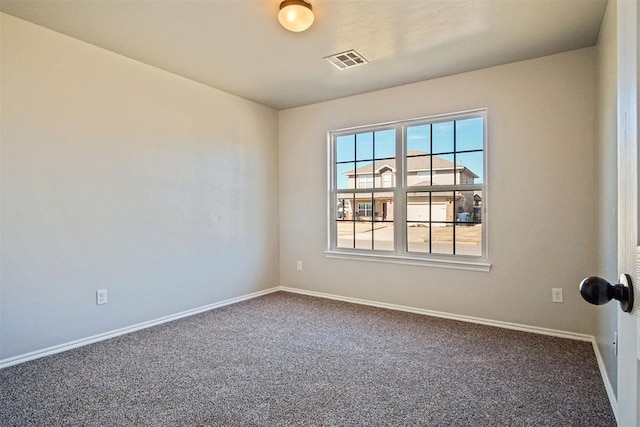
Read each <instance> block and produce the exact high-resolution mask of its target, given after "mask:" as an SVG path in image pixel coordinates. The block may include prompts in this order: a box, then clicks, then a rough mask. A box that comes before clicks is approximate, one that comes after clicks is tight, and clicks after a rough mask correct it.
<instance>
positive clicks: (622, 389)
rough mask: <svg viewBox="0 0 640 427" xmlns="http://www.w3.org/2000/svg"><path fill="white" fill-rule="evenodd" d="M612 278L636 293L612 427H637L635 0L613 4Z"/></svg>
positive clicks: (623, 331)
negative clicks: (626, 278) (623, 277)
mask: <svg viewBox="0 0 640 427" xmlns="http://www.w3.org/2000/svg"><path fill="white" fill-rule="evenodd" d="M617 19H618V30H617V36H618V37H617V38H618V42H617V43H618V49H617V55H618V61H617V62H618V89H617V95H618V273H619V274H622V273H628V274H629V275H631V277H632V278H633V282H634V283H633V285H634V287H635V289H636V293H635V303H634V305H635V307H634V309H633V311H632V312H631V313H624V312H622V311H619V312H618V334H619V335H618V336H619V351H618V392H617V397H618V424H619V425H620V426H624V427H626V426H640V417H639V413H638V406H639V405H638V383H639V381H638V380H639V377H638V373H639V370H638V363H639V356H640V352H639V350H640V342H638V339H637V337H638V330H639V328H638V322H639V319H640V310H639V306H640V297H639V296H640V293H639V292H638V291H639V290H640V286H639V284H640V274H637V273H636V251H637V248H638V245H639V244H640V240H639V239H638V230H639V227H638V153H639V151H638V121H639V120H638V79H639V77H640V75H639V74H638V47H639V46H640V41H639V38H638V28H639V27H640V23H639V20H640V15H639V8H638V0H618V4H617Z"/></svg>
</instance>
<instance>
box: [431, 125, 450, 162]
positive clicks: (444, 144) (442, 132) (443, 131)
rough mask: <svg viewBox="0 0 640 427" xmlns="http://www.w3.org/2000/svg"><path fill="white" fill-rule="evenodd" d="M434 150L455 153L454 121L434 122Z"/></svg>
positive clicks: (435, 151)
mask: <svg viewBox="0 0 640 427" xmlns="http://www.w3.org/2000/svg"><path fill="white" fill-rule="evenodd" d="M432 126H433V152H434V153H435V154H437V153H453V122H443V123H434V124H433V125H432Z"/></svg>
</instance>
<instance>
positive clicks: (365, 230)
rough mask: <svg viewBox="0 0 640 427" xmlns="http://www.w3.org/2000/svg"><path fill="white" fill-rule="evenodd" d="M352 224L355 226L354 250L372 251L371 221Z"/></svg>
mask: <svg viewBox="0 0 640 427" xmlns="http://www.w3.org/2000/svg"><path fill="white" fill-rule="evenodd" d="M354 224H355V226H356V227H355V229H356V232H355V244H356V249H373V245H372V240H371V239H372V236H373V234H372V231H373V223H372V222H371V221H356V222H355V223H354Z"/></svg>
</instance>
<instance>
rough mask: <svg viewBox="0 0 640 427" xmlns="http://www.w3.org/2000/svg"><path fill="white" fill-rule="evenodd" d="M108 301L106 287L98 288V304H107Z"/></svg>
mask: <svg viewBox="0 0 640 427" xmlns="http://www.w3.org/2000/svg"><path fill="white" fill-rule="evenodd" d="M106 303H107V290H106V289H98V290H97V291H96V304H97V305H101V304H106Z"/></svg>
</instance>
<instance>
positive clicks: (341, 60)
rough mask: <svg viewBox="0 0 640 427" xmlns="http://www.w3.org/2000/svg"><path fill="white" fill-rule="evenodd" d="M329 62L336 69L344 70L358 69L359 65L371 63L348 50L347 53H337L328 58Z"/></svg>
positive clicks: (353, 51)
mask: <svg viewBox="0 0 640 427" xmlns="http://www.w3.org/2000/svg"><path fill="white" fill-rule="evenodd" d="M324 59H326V60H327V61H329V62H331V63H332V64H333V65H334V66H335V67H336V68H338V69H340V70H344V69H347V68H353V67H357V66H358V65H364V64H368V63H369V61H367V60H366V59H364V57H363V56H362V55H360V54H359V53H358V52H356V51H355V50H353V49H352V50H348V51H346V52H341V53H336V54H335V55H331V56H327V57H326V58H324Z"/></svg>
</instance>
